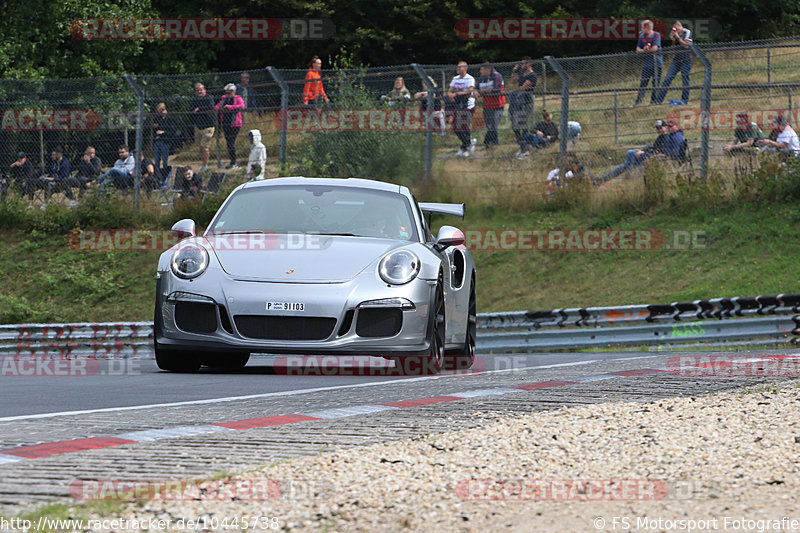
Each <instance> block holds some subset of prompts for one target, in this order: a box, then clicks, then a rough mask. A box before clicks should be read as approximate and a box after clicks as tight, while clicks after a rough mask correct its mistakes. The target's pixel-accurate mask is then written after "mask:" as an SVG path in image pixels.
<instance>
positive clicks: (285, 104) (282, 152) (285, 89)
mask: <svg viewBox="0 0 800 533" xmlns="http://www.w3.org/2000/svg"><path fill="white" fill-rule="evenodd" d="M267 72H269V74H270V76H272V79H273V80H275V83H277V84H278V87H280V89H281V135H280V147H279V148H278V161H279V162H280V163H281V165H283V164H285V163H286V119H287V118H288V117H287V114H288V113H289V86H288V85H286V82H285V81H284V80H283V78H282V77H281V74H280V72H278V70H277V69H276V68H275V67H267Z"/></svg>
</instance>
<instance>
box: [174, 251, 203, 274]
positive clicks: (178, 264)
mask: <svg viewBox="0 0 800 533" xmlns="http://www.w3.org/2000/svg"><path fill="white" fill-rule="evenodd" d="M170 267H171V268H172V273H173V274H175V275H176V276H178V277H179V278H183V279H192V278H196V277H197V276H199V275H200V274H202V273H203V272H205V270H206V268H208V252H207V251H206V249H205V248H203V247H202V246H198V245H196V244H188V245H185V246H181V247H180V248H178V249H177V250H175V253H174V254H172V261H171V262H170Z"/></svg>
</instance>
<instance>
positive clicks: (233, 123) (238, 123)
mask: <svg viewBox="0 0 800 533" xmlns="http://www.w3.org/2000/svg"><path fill="white" fill-rule="evenodd" d="M214 109H215V110H217V111H218V112H219V121H220V124H222V131H223V133H224V134H225V142H226V143H227V145H228V155H229V156H230V158H231V164H230V165H228V166H227V167H225V168H228V169H236V168H239V165H237V164H236V137H237V136H238V135H239V130H240V129H242V109H244V100H242V97H241V96H239V95H238V94H236V85H234V84H233V83H229V84H228V85H226V86H225V96H223V97H222V99H221V100H220V101H219V103H218V104H217V105H216V106H214Z"/></svg>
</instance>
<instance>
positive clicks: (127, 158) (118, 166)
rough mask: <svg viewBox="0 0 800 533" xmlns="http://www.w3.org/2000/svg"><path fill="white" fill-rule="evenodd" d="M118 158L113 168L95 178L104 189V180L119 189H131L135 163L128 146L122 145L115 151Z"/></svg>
mask: <svg viewBox="0 0 800 533" xmlns="http://www.w3.org/2000/svg"><path fill="white" fill-rule="evenodd" d="M117 153H118V154H119V158H118V159H117V161H116V162H115V163H114V167H113V168H111V169H109V170H107V171H105V172H104V173H103V174H101V175H100V177H99V178H97V183H99V184H100V185H101V186H102V187H103V188H104V189H105V186H106V180H110V181H111V183H112V184H113V185H115V186H116V187H118V188H120V189H127V188H129V187H133V171H134V169H135V168H136V161H135V160H134V159H133V156H132V155H131V152H130V149H129V148H128V145H126V144H123V145H121V146H120V147H119V149H118V150H117Z"/></svg>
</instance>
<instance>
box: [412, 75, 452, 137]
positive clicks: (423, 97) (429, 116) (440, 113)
mask: <svg viewBox="0 0 800 533" xmlns="http://www.w3.org/2000/svg"><path fill="white" fill-rule="evenodd" d="M428 82H429V83H430V84H431V87H433V90H432V91H431V92H432V100H433V103H432V105H431V109H430V110H428V91H427V90H422V91H420V92H418V93H414V100H416V101H418V102H419V107H420V110H421V111H422V116H423V120H425V124H426V125H427V124H430V125H431V126H432V129H434V130H438V131H439V135H440V136H441V137H444V136H445V120H444V110H443V109H442V91H441V90H440V89H439V87H437V86H436V82H435V81H433V78H431V77H430V76H428ZM428 121H430V122H428Z"/></svg>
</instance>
